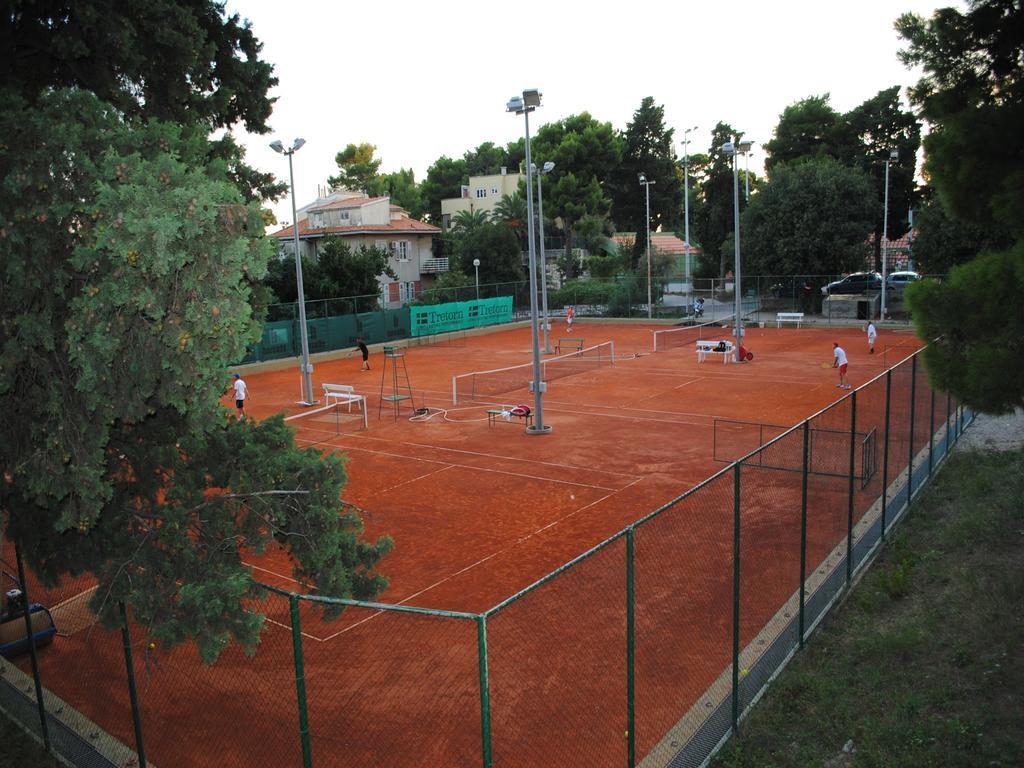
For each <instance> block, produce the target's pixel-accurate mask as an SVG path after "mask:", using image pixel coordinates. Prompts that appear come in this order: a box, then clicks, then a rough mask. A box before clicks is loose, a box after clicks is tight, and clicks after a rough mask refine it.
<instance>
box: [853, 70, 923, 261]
mask: <svg viewBox="0 0 1024 768" xmlns="http://www.w3.org/2000/svg"><path fill="white" fill-rule="evenodd" d="M844 122H845V124H846V126H847V128H848V131H849V134H850V135H851V136H852V137H853V139H854V141H853V142H851V143H850V144H849V145H848V146H849V147H850V148H849V149H848V150H847V151H848V152H850V153H852V156H851V157H850V158H849V159H848V160H847V161H846V164H848V165H850V166H851V167H854V168H860V169H861V170H863V171H864V172H865V173H868V174H869V175H871V177H872V178H873V179H874V187H875V199H876V200H877V201H878V204H877V206H876V210H877V212H876V214H875V216H874V222H873V223H872V226H871V232H872V233H873V234H874V259H875V268H876V269H878V270H879V271H881V268H882V256H881V253H882V233H883V232H885V231H886V230H885V229H884V228H883V227H884V222H883V218H884V216H885V160H886V159H888V158H889V156H890V155H889V153H890V151H891V150H896V152H897V154H898V159H897V160H895V161H891V162H890V163H889V224H888V230H887V231H888V236H889V237H890V238H891V239H895V238H899V237H901V236H902V235H903V234H904V233H906V231H907V229H908V228H909V223H908V220H909V211H910V207H911V206H912V205H913V203H914V195H915V190H916V181H915V177H916V175H917V160H916V158H917V150H918V148H919V147H920V146H921V125H920V123H918V122H917V119H916V118H915V117H914V115H913V114H911V113H910V112H907V111H906V110H904V109H903V106H902V105H901V104H900V88H899V86H893V87H892V88H886V89H885V90H883V91H879V92H878V94H877V95H876V96H874V97H872V98H870V99H868V100H867V101H865V102H864V103H863V104H861V105H860V106H858V107H857V108H855V109H853V110H851V111H850V112H849V113H847V114H846V115H845V116H844Z"/></svg>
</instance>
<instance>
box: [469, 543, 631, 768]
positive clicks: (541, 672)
mask: <svg viewBox="0 0 1024 768" xmlns="http://www.w3.org/2000/svg"><path fill="white" fill-rule="evenodd" d="M625 574H626V540H625V537H624V536H619V537H618V538H617V539H615V540H613V541H612V542H610V543H609V544H607V545H606V546H604V547H603V548H602V549H599V550H597V551H596V552H593V553H591V554H589V555H588V556H586V557H583V558H582V559H580V560H577V561H576V562H575V563H574V564H572V565H571V566H569V567H567V568H565V569H564V570H562V571H560V572H559V573H558V574H557V575H556V576H554V577H553V578H551V579H550V580H548V581H546V582H544V583H543V584H541V585H540V586H538V587H535V588H534V589H533V590H531V591H529V592H527V593H525V594H523V595H522V596H521V597H519V598H518V599H515V600H513V601H512V602H510V603H507V604H506V605H505V606H504V607H502V608H500V610H498V611H497V612H495V613H493V614H492V615H491V616H490V617H489V618H488V622H487V626H488V648H489V659H490V680H491V706H492V709H491V712H492V722H493V745H494V764H495V765H501V766H538V765H558V766H567V767H569V766H579V767H580V768H582V767H583V766H593V765H624V764H625V762H626V740H625V738H624V733H625V730H626V703H627V699H626V578H625Z"/></svg>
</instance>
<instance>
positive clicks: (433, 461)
mask: <svg viewBox="0 0 1024 768" xmlns="http://www.w3.org/2000/svg"><path fill="white" fill-rule="evenodd" d="M388 442H390V443H391V444H392V445H393V444H394V442H395V441H394V440H389V441H388ZM401 444H402V445H419V444H418V443H401ZM420 447H424V446H420ZM427 447H432V448H434V449H435V450H436V449H437V446H427ZM337 448H338V449H339V450H346V451H362V452H363V453H372V454H374V455H376V456H390V457H392V458H396V459H403V460H405V461H423V462H426V463H428V464H443V465H444V467H442V469H447V468H449V467H458V468H460V469H473V470H477V471H479V472H492V473H494V474H496V475H509V476H510V477H521V478H526V479H527V480H543V481H545V482H549V483H557V484H559V485H574V486H576V487H577V488H593V489H595V490H598V491H614V490H616V489H615V488H610V487H608V486H605V485H593V484H592V483H577V482H573V481H572V480H560V479H558V478H553V477H543V476H541V475H528V474H526V473H524V472H512V471H511V470H507V469H492V468H490V467H478V466H475V465H473V464H460V463H459V462H455V461H444V460H442V459H424V458H420V457H417V456H406V455H405V454H401V453H391V452H390V451H378V450H375V449H373V448H360V447H359V446H354V445H353V446H342V445H339V446H337ZM443 450H452V451H457V452H458V453H473V451H464V450H461V449H455V448H445V449H443ZM477 455H480V456H484V455H486V454H477ZM490 458H499V459H505V460H514V461H527V459H518V458H515V457H503V456H498V457H490ZM532 463H538V464H542V465H543V464H546V463H547V462H532ZM556 466H561V467H562V468H563V469H570V470H580V471H593V470H590V469H589V468H588V467H574V466H569V465H556ZM439 471H440V470H439ZM427 474H435V473H433V472H428V473H427ZM604 474H616V475H622V476H623V477H627V478H635V477H636V475H626V474H624V473H622V472H606V473H604ZM400 485H401V483H400Z"/></svg>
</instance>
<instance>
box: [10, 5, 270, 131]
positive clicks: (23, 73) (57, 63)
mask: <svg viewBox="0 0 1024 768" xmlns="http://www.w3.org/2000/svg"><path fill="white" fill-rule="evenodd" d="M15 9H16V10H15ZM0 25H2V26H0V29H2V33H0V39H2V40H3V42H4V44H3V46H0V89H4V90H15V91H17V92H19V93H21V94H22V95H23V96H24V97H25V98H27V99H29V100H34V99H35V98H37V97H38V96H39V95H40V94H43V93H45V92H47V91H48V89H50V88H62V87H74V88H81V89H84V90H87V91H90V92H92V93H94V94H96V96H97V97H98V98H99V99H100V100H102V101H104V102H106V103H108V104H110V105H112V106H113V107H114V108H115V109H116V110H118V111H119V112H120V113H121V114H123V115H126V116H133V115H145V116H147V117H156V118H161V119H164V120H187V121H188V122H191V123H201V124H202V125H204V126H206V127H207V128H208V129H211V130H212V129H214V128H225V127H229V126H232V125H234V124H235V123H238V122H242V123H244V124H245V127H246V129H247V130H249V131H251V132H253V133H266V132H267V131H268V130H269V128H268V126H267V120H268V119H269V118H270V112H271V109H272V107H273V100H272V99H269V98H268V97H267V93H268V91H269V90H270V89H271V88H273V87H274V86H275V85H277V78H276V77H274V76H273V67H272V66H271V65H270V64H268V63H267V62H265V61H263V60H261V59H260V58H259V54H260V51H261V50H262V48H263V44H262V43H260V41H259V40H257V39H256V37H255V35H253V33H252V30H251V28H250V25H249V23H248V22H244V23H242V22H241V21H240V19H239V16H238V14H234V15H231V16H225V14H224V7H223V4H218V3H215V2H211V1H210V0H174V1H173V2H172V1H171V0H123V1H122V2H117V3H114V2H111V0H75V2H47V3H39V2H20V3H16V4H14V5H11V6H8V8H7V9H6V10H5V11H4V13H3V20H2V22H0Z"/></svg>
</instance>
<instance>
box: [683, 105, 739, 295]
mask: <svg viewBox="0 0 1024 768" xmlns="http://www.w3.org/2000/svg"><path fill="white" fill-rule="evenodd" d="M734 136H735V137H737V138H742V137H743V134H742V133H740V132H738V131H736V130H735V129H734V128H733V127H732V126H731V125H729V124H728V123H718V124H717V125H716V126H715V128H714V130H713V131H712V133H711V146H710V148H709V149H708V154H707V162H706V165H705V166H704V168H703V169H699V170H701V171H702V173H701V182H700V197H699V205H698V206H697V208H696V209H693V210H691V211H690V229H691V233H690V235H691V237H692V238H693V239H695V240H696V241H697V242H699V243H700V244H701V246H702V247H703V249H704V253H703V258H702V259H701V264H700V267H701V269H700V270H699V272H698V275H699V276H700V277H712V276H717V277H721V276H723V275H725V273H726V270H727V269H728V267H727V266H726V263H727V261H728V262H730V263H731V259H732V252H731V251H728V252H727V251H725V250H723V247H722V245H723V243H724V242H725V241H726V239H727V238H731V237H732V233H733V229H734V221H733V207H734V206H733V173H732V158H731V157H729V156H728V155H725V154H723V152H722V145H723V144H725V143H726V142H729V141H732V140H733V137H734ZM745 206H746V201H745V199H744V197H743V195H740V209H741V210H742V209H743V208H744V207H745Z"/></svg>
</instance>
